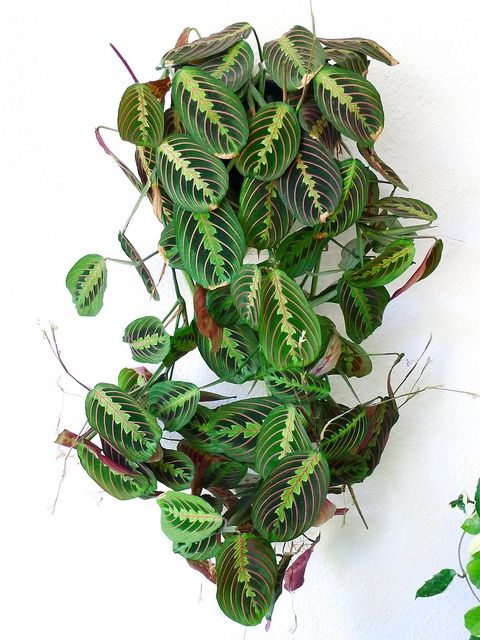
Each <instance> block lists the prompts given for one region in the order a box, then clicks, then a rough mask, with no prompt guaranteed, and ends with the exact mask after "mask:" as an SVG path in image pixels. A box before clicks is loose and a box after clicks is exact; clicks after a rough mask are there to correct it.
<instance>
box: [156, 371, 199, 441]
mask: <svg viewBox="0 0 480 640" xmlns="http://www.w3.org/2000/svg"><path fill="white" fill-rule="evenodd" d="M199 402H200V389H199V388H198V387H197V385H195V384H193V383H192V382H179V381H178V380H164V381H162V382H157V383H156V384H154V385H153V386H152V387H150V389H149V390H148V410H149V411H150V413H152V414H153V415H154V416H156V417H157V418H160V420H162V422H163V423H164V427H165V429H168V430H169V431H178V430H179V429H181V428H182V427H183V426H184V425H186V424H187V422H189V421H190V420H191V418H192V417H193V415H194V414H195V411H196V410H197V406H198V403H199Z"/></svg>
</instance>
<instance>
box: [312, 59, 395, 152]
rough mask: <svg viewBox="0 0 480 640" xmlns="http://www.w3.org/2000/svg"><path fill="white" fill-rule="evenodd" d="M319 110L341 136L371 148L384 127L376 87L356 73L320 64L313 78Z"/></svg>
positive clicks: (381, 108) (380, 103)
mask: <svg viewBox="0 0 480 640" xmlns="http://www.w3.org/2000/svg"><path fill="white" fill-rule="evenodd" d="M313 86H314V90H315V100H316V101H317V104H318V106H319V107H320V110H321V112H322V113H323V114H324V115H325V116H326V118H327V119H328V120H329V121H330V122H331V123H332V124H333V126H334V127H335V128H336V129H337V130H338V131H339V132H340V133H341V134H343V135H345V136H347V137H349V138H351V139H352V140H355V141H356V142H357V143H358V144H359V145H360V146H364V147H365V146H367V147H370V146H372V144H373V143H374V142H375V140H377V138H378V137H379V135H380V134H381V132H382V130H383V122H384V115H383V107H382V101H381V99H380V95H379V94H378V91H377V90H376V89H375V87H374V86H373V85H372V83H371V82H369V81H368V80H367V79H366V78H364V77H363V76H361V75H360V74H359V73H355V72H354V71H349V70H348V69H342V68H341V67H337V66H330V65H328V64H327V65H325V66H323V67H322V68H321V69H320V71H319V72H318V73H317V75H316V76H315V78H314V81H313Z"/></svg>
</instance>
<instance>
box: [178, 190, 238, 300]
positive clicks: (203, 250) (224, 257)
mask: <svg viewBox="0 0 480 640" xmlns="http://www.w3.org/2000/svg"><path fill="white" fill-rule="evenodd" d="M173 219H174V224H175V237H176V239H177V246H178V250H179V253H180V257H181V260H182V263H183V265H184V268H185V269H186V271H188V273H189V274H190V276H191V277H192V278H193V280H194V281H195V282H197V283H198V284H200V285H201V286H202V287H205V288H206V289H215V288H216V287H221V286H223V285H225V284H228V283H229V282H230V279H231V277H232V276H233V275H234V273H236V272H237V271H238V269H239V268H240V266H241V264H242V262H243V257H244V255H245V252H246V250H247V246H246V243H245V236H244V234H243V229H242V227H241V226H240V222H239V221H238V218H237V216H236V215H235V213H234V211H233V209H232V207H231V206H230V205H229V204H228V202H227V201H226V200H223V201H222V202H221V203H220V204H219V205H218V207H216V208H215V209H213V210H212V211H206V212H191V211H187V210H186V209H183V208H181V207H178V206H175V208H174V215H173Z"/></svg>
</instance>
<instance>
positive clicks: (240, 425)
mask: <svg viewBox="0 0 480 640" xmlns="http://www.w3.org/2000/svg"><path fill="white" fill-rule="evenodd" d="M282 404H283V402H282V401H281V400H277V399H276V398H269V397H266V398H246V399H244V400H237V401H236V402H230V403H228V404H224V405H222V406H220V407H218V409H216V411H215V415H214V417H213V420H211V421H210V423H209V432H210V436H211V438H212V440H213V441H214V446H215V450H216V452H217V453H223V454H224V455H226V456H228V457H229V458H232V459H233V460H236V461H238V462H245V463H247V464H248V465H251V466H253V465H254V463H255V447H256V443H257V436H258V434H259V432H260V429H261V428H262V424H263V423H264V421H265V418H266V417H267V416H268V415H269V414H270V412H271V411H273V410H274V409H276V408H277V407H279V406H280V405H282Z"/></svg>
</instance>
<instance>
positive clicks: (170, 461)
mask: <svg viewBox="0 0 480 640" xmlns="http://www.w3.org/2000/svg"><path fill="white" fill-rule="evenodd" d="M149 467H150V469H151V470H152V471H153V473H154V474H155V477H156V479H157V480H158V481H159V482H161V484H163V485H165V486H166V487H168V488H169V489H174V490H175V491H182V490H183V489H189V488H190V487H191V486H192V482H193V477H194V475H195V465H194V464H193V462H192V460H191V459H190V458H189V457H188V456H187V455H186V454H185V453H182V452H181V451H176V450H173V449H164V450H163V456H162V459H161V460H158V461H157V462H151V463H150V465H149Z"/></svg>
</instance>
